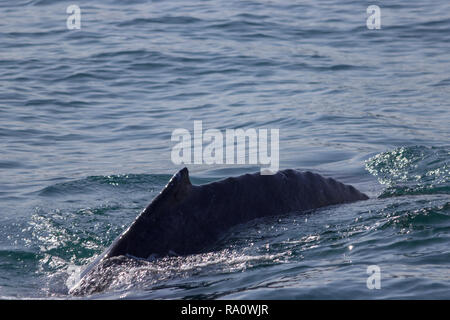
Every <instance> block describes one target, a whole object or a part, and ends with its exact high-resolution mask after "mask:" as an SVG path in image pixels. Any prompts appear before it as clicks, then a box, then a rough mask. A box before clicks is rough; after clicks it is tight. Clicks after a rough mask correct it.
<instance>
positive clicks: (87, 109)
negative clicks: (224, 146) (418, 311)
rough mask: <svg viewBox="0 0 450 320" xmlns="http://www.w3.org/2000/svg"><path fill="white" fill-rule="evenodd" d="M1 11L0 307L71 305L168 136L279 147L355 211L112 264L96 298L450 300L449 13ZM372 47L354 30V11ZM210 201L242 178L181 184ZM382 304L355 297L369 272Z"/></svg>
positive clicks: (152, 188) (436, 4) (199, 8)
mask: <svg viewBox="0 0 450 320" xmlns="http://www.w3.org/2000/svg"><path fill="white" fill-rule="evenodd" d="M71 4H74V3H73V2H72V1H56V0H17V1H6V0H2V1H0V297H1V298H6V299H10V298H62V299H65V298H69V299H71V298H73V297H72V296H70V295H68V288H69V287H70V286H71V285H73V284H74V283H75V282H76V280H77V277H79V274H80V270H82V269H83V267H85V266H86V265H87V264H88V263H89V262H90V261H92V260H93V259H94V258H95V257H96V256H97V255H98V254H100V253H101V252H102V251H103V250H104V249H105V248H106V247H107V246H108V245H109V244H110V243H111V242H112V241H113V239H114V238H115V237H116V236H117V235H118V234H120V233H121V232H122V231H123V230H124V229H125V228H126V227H127V226H128V225H129V224H130V223H131V222H132V221H133V220H134V218H135V217H136V216H137V214H139V212H140V211H141V210H142V209H143V208H144V207H145V206H146V205H147V204H148V203H149V202H150V201H151V200H152V199H153V197H155V196H156V195H157V194H158V192H159V191H160V190H161V189H162V188H163V187H164V185H165V184H166V183H167V181H168V180H169V178H170V177H171V175H172V174H173V173H175V172H176V171H177V170H178V169H180V168H181V166H179V165H176V164H174V163H173V162H172V161H171V157H170V154H171V150H172V147H173V146H174V143H173V142H172V141H171V134H172V132H173V130H175V129H177V128H186V129H188V130H191V131H192V128H193V121H194V120H202V121H203V127H204V129H208V128H215V129H219V130H225V129H227V128H276V129H279V130H280V142H279V146H280V167H281V168H283V169H284V168H296V169H300V170H312V171H314V172H318V173H321V174H323V175H325V176H331V177H334V178H336V179H338V180H340V181H342V182H345V183H350V184H353V185H354V186H355V187H357V188H358V189H360V190H361V191H363V192H365V193H367V194H368V195H369V196H370V197H371V199H370V200H368V201H364V202H358V203H353V204H346V205H341V206H333V207H328V208H323V209H320V210H315V211H313V212H309V213H307V214H304V213H303V214H302V213H297V214H287V215H284V216H277V217H272V218H266V219H259V220H256V221H252V222H249V223H247V224H245V225H241V226H238V227H236V228H233V229H232V230H230V231H229V232H228V233H227V234H226V236H225V238H224V239H223V240H221V241H220V243H218V244H217V245H216V247H215V248H214V249H213V250H211V251H209V252H205V253H202V254H198V255H190V256H185V257H167V258H164V259H161V260H158V261H152V262H151V261H135V260H132V259H124V260H123V261H122V262H121V263H120V264H118V265H117V266H116V267H115V269H114V270H112V271H113V273H114V275H115V276H114V277H111V278H110V279H109V280H110V281H109V282H107V285H106V288H105V290H104V291H103V292H101V293H96V294H93V295H89V296H86V298H92V299H97V298H100V299H118V298H129V299H173V298H177V299H179V298H182V299H193V298H197V299H321V298H322V299H361V298H363V299H399V298H412V299H421V298H425V299H428V298H435V299H449V298H450V249H449V243H450V196H449V194H450V167H449V160H450V143H449V138H450V129H449V128H450V126H449V123H450V112H449V109H450V102H449V101H450V3H449V2H448V1H444V0H438V1H432V2H427V1H415V0H413V1H407V2H405V1H397V0H394V1H374V2H373V1H337V0H327V1H320V2H318V1H308V0H307V1H288V0H285V1H284V0H280V1H269V0H266V1H234V0H231V1H219V0H212V1H190V0H183V1H176V0H173V1H172V0H171V1H138V0H136V1H119V0H100V1H95V3H94V2H93V1H81V0H80V1H76V4H77V5H79V6H80V8H81V29H80V30H68V29H67V27H66V20H67V17H68V16H69V14H67V13H66V8H67V7H68V6H69V5H71ZM373 4H376V5H378V6H379V7H380V9H381V20H380V21H381V29H378V30H369V29H368V28H367V27H366V19H367V13H366V9H367V7H368V6H369V5H373ZM189 169H190V171H191V177H192V181H193V183H197V184H200V183H207V182H211V181H215V180H218V179H221V178H225V177H228V176H236V175H240V174H242V173H244V172H254V171H257V170H259V167H258V166H255V165H220V166H219V165H191V166H189ZM373 265H376V266H378V267H379V270H380V276H381V278H380V279H381V280H380V284H381V288H380V289H372V290H371V289H369V288H368V287H367V279H368V277H369V276H370V274H368V273H367V268H368V267H369V266H373Z"/></svg>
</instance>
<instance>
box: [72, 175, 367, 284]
mask: <svg viewBox="0 0 450 320" xmlns="http://www.w3.org/2000/svg"><path fill="white" fill-rule="evenodd" d="M366 199H368V196H366V195H365V194H363V193H361V192H359V191H358V190H356V189H355V188H354V187H353V186H350V185H345V184H342V183H340V182H338V181H336V180H334V179H332V178H324V177H322V176H321V175H319V174H315V173H311V172H300V171H297V170H292V169H288V170H283V171H279V172H277V173H276V174H274V175H261V174H260V173H259V172H258V173H254V174H245V175H242V176H239V177H232V178H227V179H224V180H221V181H217V182H213V183H209V184H205V185H200V186H195V185H192V184H191V182H190V180H189V172H188V169H187V168H183V169H182V170H180V171H179V172H178V173H176V174H175V175H174V176H173V177H172V179H171V180H170V181H169V183H168V184H167V186H166V187H165V188H164V189H163V190H162V191H161V193H160V194H159V195H158V196H157V197H156V198H155V199H154V200H153V201H152V202H151V203H150V204H149V206H148V207H147V208H146V209H145V210H144V211H143V212H142V213H141V214H140V215H139V216H138V217H137V218H136V220H135V221H134V222H133V223H132V224H131V226H130V227H129V228H128V229H127V230H126V231H125V232H124V233H122V235H120V236H119V237H118V238H117V239H116V240H115V241H114V242H113V244H112V245H111V246H110V247H109V248H108V249H107V250H106V251H105V252H104V253H103V254H102V255H100V256H99V257H98V258H97V259H96V260H95V261H94V262H93V263H92V264H91V266H90V267H88V268H87V269H86V270H85V271H84V272H83V273H82V275H81V277H83V276H84V275H86V273H88V272H89V270H90V269H92V267H93V266H94V265H96V264H97V263H98V262H100V261H102V260H105V259H107V258H111V257H115V256H121V255H128V256H133V257H137V258H143V259H147V258H149V257H159V256H165V255H168V254H177V255H187V254H194V253H199V252H201V251H202V250H204V249H205V248H207V247H208V246H210V245H211V244H213V243H214V242H216V241H217V240H218V239H219V238H220V236H221V235H222V234H223V233H224V232H225V231H227V230H228V229H229V228H231V227H233V226H235V225H237V224H240V223H244V222H247V221H250V220H252V219H255V218H260V217H266V216H275V215H280V214H285V213H290V212H298V211H305V210H311V209H315V208H320V207H324V206H328V205H335V204H340V203H348V202H354V201H359V200H366Z"/></svg>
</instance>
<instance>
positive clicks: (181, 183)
mask: <svg viewBox="0 0 450 320" xmlns="http://www.w3.org/2000/svg"><path fill="white" fill-rule="evenodd" d="M191 187H192V184H191V181H190V179H189V170H188V168H186V167H184V168H183V169H181V170H180V171H178V172H177V173H176V174H174V175H173V177H172V178H171V179H170V181H169V183H168V184H167V186H166V188H165V189H164V190H163V192H164V191H165V192H166V193H170V194H171V195H172V196H173V197H175V200H181V199H182V198H183V197H184V196H185V195H186V194H187V193H188V192H189V190H190V189H191Z"/></svg>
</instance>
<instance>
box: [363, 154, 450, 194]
mask: <svg viewBox="0 0 450 320" xmlns="http://www.w3.org/2000/svg"><path fill="white" fill-rule="evenodd" d="M449 159H450V150H449V149H448V148H447V147H431V148H430V147H424V146H413V147H401V148H397V149H395V150H393V151H388V152H383V153H380V154H378V155H376V156H374V157H372V158H370V159H369V160H367V162H366V169H367V170H368V171H369V172H370V173H371V174H373V175H374V176H376V177H377V178H378V180H379V182H380V183H381V184H384V185H386V186H387V188H386V189H385V190H384V191H383V193H382V194H381V195H380V198H387V197H394V196H403V195H419V194H450V167H449V163H448V162H449Z"/></svg>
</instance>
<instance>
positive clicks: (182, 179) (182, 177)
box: [175, 167, 192, 186]
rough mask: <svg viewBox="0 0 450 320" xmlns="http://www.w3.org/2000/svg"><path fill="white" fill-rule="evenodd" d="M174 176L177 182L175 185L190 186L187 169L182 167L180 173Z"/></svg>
mask: <svg viewBox="0 0 450 320" xmlns="http://www.w3.org/2000/svg"><path fill="white" fill-rule="evenodd" d="M175 176H176V177H177V179H178V181H177V183H179V184H182V185H189V186H191V185H192V184H191V180H189V170H188V168H186V167H184V168H183V169H181V170H180V171H178V172H177V173H176V174H175Z"/></svg>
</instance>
